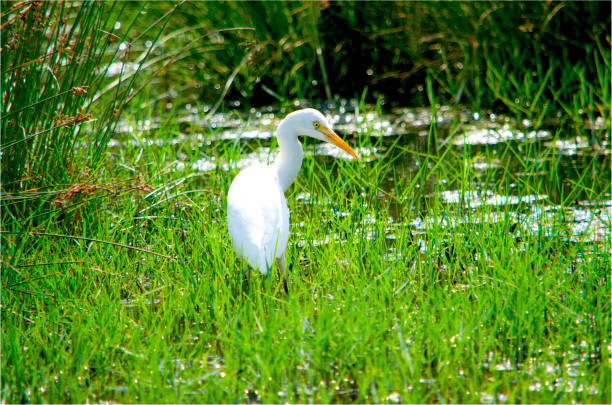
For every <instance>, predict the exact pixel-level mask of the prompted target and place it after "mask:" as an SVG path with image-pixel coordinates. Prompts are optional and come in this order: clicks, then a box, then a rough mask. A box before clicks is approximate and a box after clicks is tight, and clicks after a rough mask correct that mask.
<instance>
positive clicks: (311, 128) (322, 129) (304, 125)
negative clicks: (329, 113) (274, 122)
mask: <svg viewBox="0 0 612 405" xmlns="http://www.w3.org/2000/svg"><path fill="white" fill-rule="evenodd" d="M282 125H287V126H288V127H292V128H293V131H295V133H296V134H297V135H302V136H309V137H311V138H315V139H318V140H320V141H323V142H329V143H332V144H334V145H336V146H337V147H339V148H340V149H342V150H343V151H345V152H346V153H348V154H349V155H351V156H352V157H354V158H355V159H357V155H356V154H355V152H354V151H353V149H351V147H350V146H348V145H347V144H346V142H344V141H343V140H342V138H340V137H339V136H338V135H337V134H336V133H335V132H334V130H333V129H332V125H331V124H330V123H329V121H328V120H327V118H325V116H324V115H323V114H321V113H320V112H319V111H317V110H315V109H314V108H305V109H303V110H298V111H294V112H292V113H291V114H289V115H287V117H285V119H284V120H283V122H281V126H282ZM279 129H280V128H279Z"/></svg>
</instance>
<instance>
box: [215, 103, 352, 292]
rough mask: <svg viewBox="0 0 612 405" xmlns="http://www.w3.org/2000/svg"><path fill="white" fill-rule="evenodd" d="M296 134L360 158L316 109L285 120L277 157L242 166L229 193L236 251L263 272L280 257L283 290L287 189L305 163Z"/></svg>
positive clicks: (278, 134) (278, 133) (229, 217)
mask: <svg viewBox="0 0 612 405" xmlns="http://www.w3.org/2000/svg"><path fill="white" fill-rule="evenodd" d="M298 136H309V137H311V138H316V139H319V140H321V141H325V142H331V143H333V144H334V145H336V146H338V147H339V148H340V149H342V150H344V151H345V152H347V153H349V154H350V155H351V156H353V157H354V158H357V155H356V154H355V152H353V150H352V149H351V148H350V146H348V145H347V144H346V143H345V142H344V141H343V140H342V139H341V138H340V137H339V136H338V135H336V133H335V132H334V131H333V130H332V126H331V125H330V123H329V121H328V120H327V119H326V118H325V116H324V115H323V114H321V113H320V112H319V111H317V110H315V109H312V108H307V109H304V110H299V111H295V112H292V113H291V114H289V115H287V116H286V117H285V119H283V120H282V121H281V123H280V124H279V126H278V129H277V131H276V139H277V140H278V147H279V150H280V152H279V154H278V157H277V158H276V161H275V162H274V163H273V164H272V165H269V166H266V165H261V164H257V165H254V166H250V167H248V168H246V169H244V170H242V171H241V172H240V173H239V174H238V175H237V176H236V178H235V179H234V181H233V182H232V185H231V186H230V189H229V191H228V194H227V227H228V230H229V234H230V237H231V239H232V244H233V246H234V250H235V251H236V253H238V255H239V256H241V257H242V258H243V259H246V260H247V261H248V263H249V264H250V265H251V266H252V267H254V268H255V269H257V270H259V272H260V273H262V274H266V273H267V272H268V270H269V269H270V267H271V266H272V264H273V262H274V259H276V261H277V263H278V265H279V267H280V269H281V272H282V275H283V284H284V287H285V290H287V285H286V279H285V249H286V248H287V240H288V238H289V208H288V207H287V200H286V199H285V191H286V190H287V189H288V188H289V186H291V184H293V181H294V180H295V178H296V177H297V175H298V172H299V171H300V167H301V166H302V157H303V155H304V153H303V151H302V145H301V144H300V141H299V140H298Z"/></svg>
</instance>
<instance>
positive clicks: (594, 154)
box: [109, 100, 612, 242]
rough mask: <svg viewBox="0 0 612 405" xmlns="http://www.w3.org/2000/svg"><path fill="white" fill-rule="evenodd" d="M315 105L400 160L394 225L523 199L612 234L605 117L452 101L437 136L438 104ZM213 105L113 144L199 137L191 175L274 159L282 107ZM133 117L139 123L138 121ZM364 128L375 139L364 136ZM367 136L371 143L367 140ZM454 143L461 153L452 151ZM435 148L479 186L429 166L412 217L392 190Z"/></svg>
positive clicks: (532, 208)
mask: <svg viewBox="0 0 612 405" xmlns="http://www.w3.org/2000/svg"><path fill="white" fill-rule="evenodd" d="M302 107H310V106H309V105H300V104H297V103H296V105H295V108H296V109H297V108H302ZM313 107H315V108H318V109H320V110H321V111H323V112H324V113H325V114H326V115H327V116H328V117H329V118H331V122H332V124H333V126H334V129H335V130H336V132H337V133H338V134H339V135H340V136H341V137H343V138H344V139H345V140H347V142H348V143H349V144H350V145H351V146H352V147H353V148H354V149H355V151H356V152H357V154H358V155H359V156H360V160H361V161H362V163H363V164H366V165H368V164H371V165H376V164H377V163H380V160H383V159H384V160H389V161H391V162H392V166H393V167H392V170H390V171H389V170H387V171H386V173H385V174H386V178H382V179H378V180H377V184H378V187H379V188H380V198H381V199H386V200H389V201H388V204H389V213H390V218H389V223H390V226H392V225H393V223H397V222H407V223H410V224H411V226H412V227H414V228H415V229H416V230H418V229H419V228H421V227H422V226H423V224H424V223H425V222H427V221H444V222H445V226H454V225H456V224H457V223H458V222H462V223H464V222H465V221H469V215H468V214H469V211H470V210H476V209H478V208H480V207H482V206H488V207H498V208H501V207H504V206H517V205H520V206H521V207H522V210H521V211H520V212H521V214H520V215H517V214H515V212H516V210H515V211H513V212H510V213H509V215H513V216H515V217H516V218H514V220H515V222H516V223H517V224H518V225H520V227H522V228H527V229H532V230H533V229H534V228H536V227H538V226H541V224H546V223H547V222H548V221H542V219H545V218H549V219H550V218H552V217H553V216H560V217H562V221H563V223H564V225H565V226H566V227H567V230H568V232H567V238H568V239H569V240H570V241H573V242H578V241H581V242H589V241H597V240H602V239H603V237H604V236H605V235H606V234H608V235H609V232H610V225H611V218H612V200H611V196H610V184H611V179H610V175H609V174H610V168H611V159H610V145H609V134H607V135H606V139H603V140H602V139H598V137H597V136H596V135H595V134H596V133H600V134H601V133H602V129H603V130H604V131H605V123H604V122H603V120H602V119H601V118H599V119H596V120H595V121H585V122H584V125H585V127H588V128H589V129H590V130H591V132H592V134H593V136H592V137H590V138H587V137H585V136H583V135H575V134H573V133H571V131H570V130H562V129H560V128H559V127H558V126H557V125H558V123H559V121H560V120H553V121H552V122H549V123H545V124H544V125H541V126H540V127H539V128H538V129H537V130H535V129H533V123H532V122H530V121H528V120H523V121H521V122H516V121H515V120H513V119H512V118H510V117H508V116H504V115H501V114H495V113H492V112H489V113H487V114H481V113H476V112H471V111H468V110H467V109H458V108H451V107H444V106H443V107H439V108H438V111H437V114H436V117H435V127H436V136H435V139H433V143H435V145H434V146H432V136H431V134H430V128H431V124H432V122H431V120H432V112H431V109H429V108H394V109H391V110H390V111H388V112H377V113H374V112H367V113H361V112H360V110H359V105H358V103H356V102H354V101H348V100H347V101H340V102H337V103H328V104H323V105H314V106H313ZM370 111H371V109H370ZM207 114H208V111H206V110H205V111H197V110H196V108H195V107H192V106H190V105H188V106H187V108H186V109H185V110H183V111H182V113H179V114H178V118H177V121H178V122H179V123H180V129H179V131H178V133H176V134H175V135H174V136H172V137H170V138H168V136H167V134H164V135H163V136H156V129H157V128H158V127H159V123H158V122H155V121H146V122H138V123H135V124H132V125H131V126H130V125H128V124H126V123H123V124H121V125H120V126H119V128H118V137H117V139H113V140H111V142H110V143H109V147H110V148H111V149H112V148H117V147H119V146H120V145H121V143H122V142H134V143H139V142H148V143H153V144H159V145H163V144H167V143H169V144H179V143H180V144H184V143H187V144H190V145H191V148H192V149H193V150H196V151H199V155H200V157H199V158H198V159H196V160H189V159H188V158H187V156H183V158H184V159H181V156H179V159H178V160H176V161H174V162H168V163H169V164H172V165H173V167H174V169H175V170H177V171H182V172H184V173H185V174H186V175H188V174H199V175H201V176H202V179H203V181H205V178H206V174H207V173H211V172H215V171H217V170H222V171H229V170H230V168H231V169H241V168H243V167H246V166H249V165H251V164H252V163H254V162H261V163H271V162H272V161H273V160H274V158H275V154H276V149H275V148H276V146H275V145H274V146H271V145H272V143H273V141H272V138H273V136H274V131H275V128H276V126H277V125H278V122H280V120H281V119H282V118H283V114H281V113H280V112H279V111H278V109H275V108H272V107H270V108H264V109H251V110H249V111H240V110H236V111H234V112H229V113H216V114H212V115H210V116H208V115H207ZM134 125H135V126H137V127H138V128H133V126H134ZM134 130H139V131H142V130H145V131H146V132H148V133H150V136H143V137H142V139H138V140H134V139H133V138H132V139H131V140H130V137H129V136H127V137H126V136H125V134H126V133H130V132H132V131H134ZM583 133H584V132H583ZM600 137H601V136H600ZM364 138H369V141H368V142H363V139H364ZM118 139H124V141H119V140H118ZM125 139H127V140H125ZM302 143H303V144H304V149H305V155H306V156H307V157H308V156H317V157H318V158H317V159H319V160H322V163H321V164H323V165H325V164H328V165H329V164H332V163H333V160H334V159H348V160H350V159H351V158H350V157H349V156H348V154H346V153H344V152H343V151H341V150H339V149H338V148H335V147H334V146H333V145H331V144H325V143H319V142H316V141H311V140H310V139H302ZM362 144H365V145H367V146H359V145H362ZM219 147H221V148H227V149H234V150H236V151H237V152H236V156H238V158H237V159H236V160H232V161H224V160H221V159H218V158H217V156H216V154H217V153H215V151H218V150H219ZM447 149H450V151H451V152H452V153H445V151H446V152H448V150H447ZM428 155H429V156H434V157H435V156H437V157H438V158H439V160H438V162H439V163H440V162H441V163H440V164H442V165H446V166H449V167H450V166H453V165H454V166H466V167H462V168H461V170H463V171H466V170H467V171H469V172H470V176H471V178H472V181H471V184H470V188H469V189H467V190H466V188H465V185H462V184H459V182H458V180H457V179H456V178H453V175H452V173H453V170H446V171H442V173H445V174H446V175H443V176H439V175H432V176H429V179H428V181H427V182H426V183H425V184H422V189H421V190H419V199H418V201H414V202H413V205H414V210H411V215H412V217H406V215H405V213H404V212H402V210H401V208H400V206H401V205H400V204H398V205H397V207H395V205H394V201H397V200H398V198H397V196H395V197H394V196H393V194H394V193H396V191H397V190H396V189H395V184H394V183H395V181H396V180H397V176H403V177H408V178H409V177H411V176H414V175H415V174H416V172H417V171H418V170H419V168H420V165H423V164H426V165H429V166H434V164H433V163H432V162H433V161H434V160H432V159H430V160H427V159H426V158H424V157H426V156H428ZM438 172H440V171H438ZM419 186H421V185H418V186H417V187H419ZM289 193H291V191H289ZM389 197H392V198H389ZM294 198H296V199H297V200H298V201H299V202H300V203H301V204H312V203H317V202H316V201H312V199H311V198H310V196H309V195H308V194H307V193H306V194H304V193H302V194H300V195H296V196H294ZM401 198H404V199H406V198H411V197H410V196H403V197H401ZM431 199H438V200H440V201H442V202H444V203H445V204H449V205H454V206H457V207H458V208H460V210H458V212H463V213H465V217H457V218H443V219H440V218H434V217H431V216H429V215H428V212H427V206H428V205H429V204H428V200H431ZM340 214H342V213H340ZM500 215H501V214H500ZM504 215H507V213H506V214H504ZM491 220H495V218H491ZM519 231H520V229H519ZM544 231H545V233H547V231H546V230H544Z"/></svg>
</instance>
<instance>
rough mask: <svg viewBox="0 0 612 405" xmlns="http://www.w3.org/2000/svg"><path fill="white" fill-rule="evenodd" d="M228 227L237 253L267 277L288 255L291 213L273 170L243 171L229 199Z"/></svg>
mask: <svg viewBox="0 0 612 405" xmlns="http://www.w3.org/2000/svg"><path fill="white" fill-rule="evenodd" d="M227 200H228V205H227V214H228V215H227V226H228V229H229V234H230V236H231V237H232V243H233V245H234V250H235V251H236V252H239V254H240V255H241V256H242V257H244V258H246V259H247V261H248V262H249V264H250V265H251V266H252V267H253V268H255V269H257V270H259V272H260V273H262V274H265V273H266V272H267V271H268V268H269V267H271V266H272V264H273V263H274V259H275V258H280V257H282V256H283V254H284V253H285V247H286V246H287V240H288V238H289V209H288V208H287V200H285V194H284V193H283V192H281V191H280V184H279V181H278V176H277V174H276V172H275V170H274V169H273V167H272V166H264V165H255V166H250V167H248V168H246V169H245V170H243V171H241V172H240V173H239V174H238V176H236V178H235V179H234V181H233V182H232V186H231V188H230V190H229V193H228V195H227Z"/></svg>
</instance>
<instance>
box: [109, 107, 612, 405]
mask: <svg viewBox="0 0 612 405" xmlns="http://www.w3.org/2000/svg"><path fill="white" fill-rule="evenodd" d="M299 107H302V106H300V105H296V108H299ZM313 107H316V108H318V109H320V110H321V111H323V112H324V113H325V114H326V115H327V116H328V117H330V118H331V122H332V124H333V125H334V129H335V130H336V132H337V133H338V134H339V135H340V136H341V137H343V138H344V139H345V140H346V141H347V143H349V144H350V145H351V146H352V147H353V148H354V149H355V151H356V152H357V154H358V155H359V156H360V160H361V162H360V164H365V165H377V164H379V163H381V160H383V159H385V160H388V161H390V162H392V163H391V167H389V166H388V165H380V166H381V167H385V170H384V173H381V176H384V177H383V178H380V179H378V181H377V184H378V188H379V195H378V198H380V199H381V200H385V203H386V204H387V206H388V208H389V209H388V218H386V219H384V220H385V221H386V229H387V231H386V232H385V233H386V235H385V237H386V238H388V239H389V240H390V242H391V243H389V255H391V256H393V255H394V254H401V253H398V252H395V251H394V249H393V244H392V239H393V238H394V235H395V234H396V231H397V229H398V227H399V226H400V225H401V226H403V229H406V227H407V229H409V230H410V232H411V233H413V234H414V235H415V238H416V239H417V241H418V240H419V239H420V238H425V237H426V236H425V235H424V229H426V228H427V226H429V225H430V224H431V222H436V223H437V224H438V225H439V226H442V227H448V228H452V227H455V226H457V225H458V224H462V225H466V224H470V222H471V221H481V220H482V217H478V216H473V215H471V213H473V212H474V211H476V210H480V209H486V210H488V211H487V212H489V215H488V216H487V218H488V220H489V221H502V220H505V221H510V222H512V223H514V224H515V226H513V227H512V230H511V231H512V232H514V234H515V235H514V236H516V237H517V238H520V236H521V233H522V232H531V231H534V230H538V231H540V232H541V233H542V234H543V235H545V236H552V235H553V234H554V236H555V237H562V238H564V239H565V240H566V242H567V243H582V244H585V246H588V245H589V244H592V243H597V242H601V241H605V240H609V237H610V230H611V220H612V201H611V196H610V176H609V173H610V161H611V159H610V150H609V147H610V146H609V144H608V142H609V140H608V139H604V140H601V139H596V137H595V135H594V136H593V137H592V138H591V139H587V138H585V137H581V136H576V135H575V134H572V133H567V132H563V131H562V130H560V129H559V128H558V127H557V123H558V122H550V123H545V124H544V125H542V126H540V127H539V128H538V129H537V130H536V129H534V128H533V123H531V122H529V121H522V122H516V121H514V120H513V119H512V118H510V117H507V116H504V115H499V114H495V113H488V114H480V113H475V112H471V111H468V110H466V109H456V108H450V107H440V108H439V109H438V111H437V114H436V117H435V120H436V122H435V124H436V125H435V126H436V135H435V137H434V138H433V145H432V131H431V124H432V122H431V119H432V114H431V110H430V109H428V108H396V109H391V110H390V111H386V112H380V111H379V112H377V113H372V112H367V113H361V112H360V111H359V106H358V104H357V103H355V102H350V101H345V102H339V103H335V104H325V105H315V106H313ZM370 111H371V110H370ZM206 114H207V112H206V111H204V112H202V111H196V110H195V108H190V107H188V108H187V109H186V110H184V111H183V112H182V114H180V115H179V117H178V121H179V122H180V125H179V127H178V128H179V129H178V131H177V133H176V134H174V135H173V136H172V137H168V136H167V134H164V135H161V134H156V130H157V129H158V127H159V123H158V122H155V121H147V122H138V123H135V124H132V126H137V127H138V128H133V127H132V126H130V125H128V124H122V125H120V127H119V128H118V131H117V138H116V139H113V140H111V142H110V144H109V148H110V149H111V152H112V150H113V149H114V148H120V147H121V145H122V144H123V143H125V142H130V143H136V144H138V143H142V142H145V143H151V144H158V145H165V146H167V144H171V145H172V144H179V143H180V144H185V143H187V144H189V145H191V148H192V149H193V150H195V151H197V156H199V157H198V158H197V159H195V160H193V159H191V160H190V159H188V158H187V156H180V155H179V158H178V159H177V160H176V161H172V162H168V164H169V165H171V167H172V168H173V170H176V171H180V172H184V174H185V176H199V177H201V179H202V180H201V181H202V182H204V183H205V182H206V177H207V174H212V173H217V172H218V171H223V172H229V171H230V170H232V171H234V170H237V169H240V168H242V167H245V166H248V165H250V164H252V163H253V162H262V163H270V162H272V161H273V160H274V158H275V154H276V145H275V143H274V140H273V135H274V130H275V128H276V126H277V124H278V122H279V121H280V119H282V116H283V114H281V113H280V112H279V111H278V110H276V109H274V108H267V109H252V110H249V111H240V110H236V111H234V112H229V113H216V114H213V115H211V116H210V117H206ZM604 125H605V124H604V122H602V121H598V120H596V121H594V122H585V126H588V127H589V128H590V129H591V130H592V133H593V134H595V133H602V132H603V131H602V129H604V131H605V128H604ZM135 130H139V131H142V130H145V133H148V134H149V135H150V136H143V137H140V138H138V139H134V138H133V137H130V136H129V135H128V134H129V133H131V132H132V131H135ZM598 131H599V132H598ZM607 136H608V137H609V135H607ZM364 140H367V141H364ZM302 143H303V145H304V149H305V155H306V159H308V158H309V157H308V156H310V157H313V156H316V158H317V159H318V160H320V161H321V164H322V165H333V162H334V160H335V159H350V157H349V156H348V155H347V154H345V153H344V152H342V151H340V150H338V149H337V148H335V147H333V146H331V145H327V144H321V143H318V142H314V141H312V142H311V141H310V140H303V141H302ZM364 145H365V146H364ZM219 148H223V149H234V150H235V151H236V153H235V156H238V157H239V159H236V160H232V161H224V160H222V159H220V158H218V157H217V156H216V153H215V151H218V150H219ZM224 155H227V154H224ZM428 156H429V157H430V158H428ZM422 165H426V166H427V167H426V168H425V170H429V169H432V168H433V167H434V166H436V165H446V166H448V167H449V169H448V170H437V171H436V175H433V176H430V177H429V178H428V180H427V181H426V182H424V183H423V184H422V185H420V189H419V190H418V191H419V193H418V194H419V195H418V199H416V200H415V201H412V202H410V203H409V205H410V206H411V207H412V209H411V210H410V212H408V213H407V212H404V211H403V208H402V207H405V206H406V201H405V200H406V199H415V196H413V195H397V194H398V189H397V179H398V178H402V177H403V178H411V177H414V176H416V173H417V172H418V171H419V170H420V169H421V166H422ZM453 165H454V166H455V169H456V168H457V167H458V168H459V170H461V171H464V172H465V171H469V173H470V175H469V176H468V177H469V178H470V179H471V181H470V182H469V188H467V189H466V184H465V183H461V184H460V181H459V180H457V179H456V178H454V177H453V173H456V170H451V169H452V168H453ZM417 188H418V187H417ZM399 191H400V192H401V190H399ZM289 197H290V198H293V199H294V200H296V202H297V204H300V205H306V206H307V205H310V204H319V203H326V202H320V201H316V200H315V199H314V198H313V196H311V195H310V194H309V193H307V192H301V193H296V192H292V191H291V190H290V191H289ZM433 199H436V200H437V201H439V202H441V203H442V204H446V205H449V206H453V207H455V208H456V210H454V212H456V213H457V215H456V216H453V217H442V218H440V217H439V216H438V215H436V213H434V212H430V211H429V210H428V206H429V203H428V202H429V201H431V200H433ZM509 206H510V207H512V208H513V209H510V210H504V207H509ZM335 214H337V215H342V216H344V215H348V213H344V212H337V211H336V212H335ZM508 216H510V218H508ZM474 218H476V219H474ZM479 218H480V219H479ZM553 219H554V221H553ZM377 220H378V221H380V220H381V219H380V218H378V219H376V218H365V219H364V221H363V223H361V224H358V225H357V228H358V229H356V230H355V231H356V232H363V234H365V235H370V236H371V235H372V229H373V226H372V225H373V223H374V222H375V221H377ZM553 223H555V224H559V223H562V225H563V228H564V232H563V233H562V235H559V232H558V230H556V229H552V228H551V229H549V227H551V226H552V225H550V224H553ZM292 226H294V228H292V233H294V236H292V238H294V240H295V241H296V242H297V243H298V246H301V245H303V244H305V243H306V242H305V241H304V239H303V238H302V237H301V235H302V232H301V229H300V223H299V220H298V221H297V222H296V223H295V224H294V225H292ZM329 237H336V236H334V235H328V236H326V237H325V238H322V239H321V240H318V241H312V243H313V244H314V245H317V244H324V243H327V242H328V241H329ZM457 288H458V289H461V285H460V284H459V285H458V286H457ZM321 298H322V299H323V298H325V297H321ZM126 305H128V306H129V305H130V303H126ZM584 322H588V319H585V320H584ZM198 339H199V337H198V336H193V341H194V343H195V342H197V341H198ZM585 345H586V342H581V343H579V344H577V345H575V348H574V350H573V351H569V352H563V353H555V351H556V350H557V349H556V348H555V347H549V348H548V349H546V350H549V351H550V352H551V353H555V356H562V357H563V358H564V359H565V361H564V362H563V363H564V364H566V365H567V369H566V370H559V367H560V366H559V365H557V364H549V365H547V366H546V367H545V369H546V370H547V373H546V374H547V375H548V376H549V377H551V379H552V380H554V383H553V384H549V383H548V382H544V381H540V380H539V377H535V376H534V378H533V383H532V384H530V386H529V389H530V390H531V391H540V390H551V391H552V390H559V389H564V390H566V391H567V392H572V391H576V390H578V391H580V392H582V391H584V392H588V393H589V395H593V396H597V395H599V392H598V388H597V387H595V386H589V387H583V386H579V385H578V383H577V382H576V381H577V380H579V377H580V373H583V371H580V370H581V368H580V367H579V366H580V365H581V364H584V363H585V362H587V363H588V362H591V361H595V362H596V361H600V360H598V359H592V358H591V357H592V356H593V351H592V348H591V349H587V348H586V346H585ZM608 350H610V348H608ZM604 361H607V360H604ZM536 362H537V359H535V358H533V359H529V358H528V359H526V360H525V361H523V362H521V363H518V364H519V365H518V366H517V365H516V364H517V363H515V362H510V361H508V362H505V363H504V362H502V363H499V364H497V363H495V364H494V363H493V362H491V359H487V358H485V359H482V368H483V369H485V370H490V372H504V371H507V372H511V371H516V367H520V368H522V369H523V370H524V372H526V373H527V374H530V375H531V374H536V373H535V371H534V370H535V368H534V364H535V363H536ZM169 367H172V368H173V369H174V370H175V374H176V378H177V380H178V381H183V378H182V377H181V376H182V375H183V373H186V371H187V370H188V369H190V370H195V369H200V370H202V371H201V372H202V373H203V374H204V375H206V376H211V375H217V376H221V377H223V374H224V373H225V371H224V367H225V366H224V361H223V359H222V358H219V357H216V356H213V357H209V359H208V361H204V360H202V361H191V360H185V359H176V361H175V363H174V364H173V365H169ZM538 370H540V371H541V370H542V367H541V364H539V365H538ZM540 371H538V373H537V374H538V375H539V376H540V377H541V376H542V374H541V373H540ZM560 371H562V373H561V374H563V375H565V376H569V377H568V378H564V379H558V380H555V378H554V376H556V375H559V374H560ZM188 375H193V371H192V372H190V373H188ZM183 382H185V383H187V384H188V385H189V381H183ZM432 383H433V381H429V380H423V379H422V380H420V381H418V382H416V384H420V385H422V387H421V388H423V387H425V389H427V388H426V387H429V386H430V385H431V384H432ZM339 387H340V389H339V390H338V391H337V397H336V400H338V401H343V399H342V398H345V400H346V401H350V400H351V398H352V397H353V395H354V392H353V391H355V390H354V388H351V384H350V381H349V382H345V383H343V384H339ZM124 388H125V387H114V388H113V387H111V388H109V390H119V391H120V390H122V389H124ZM310 388H311V389H312V390H313V393H314V392H315V391H316V390H317V387H310ZM472 394H475V393H472ZM194 395H195V396H196V397H197V395H198V393H197V392H194ZM278 395H279V397H281V398H282V392H279V393H278ZM476 395H478V394H477V393H476ZM401 399H402V398H401V395H400V394H399V393H392V394H391V395H389V397H387V398H384V401H386V402H401ZM480 400H481V402H483V403H493V402H506V401H507V398H505V397H504V396H503V394H499V395H498V396H497V397H493V396H491V395H489V394H485V393H482V395H481V398H480ZM237 401H238V402H247V403H251V402H258V401H259V393H258V391H257V390H256V389H252V390H246V391H245V392H244V396H243V397H242V398H237Z"/></svg>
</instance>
